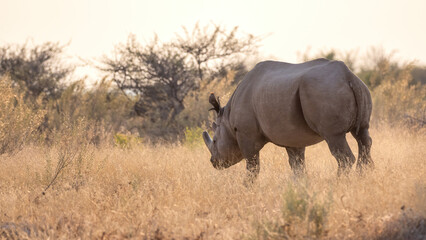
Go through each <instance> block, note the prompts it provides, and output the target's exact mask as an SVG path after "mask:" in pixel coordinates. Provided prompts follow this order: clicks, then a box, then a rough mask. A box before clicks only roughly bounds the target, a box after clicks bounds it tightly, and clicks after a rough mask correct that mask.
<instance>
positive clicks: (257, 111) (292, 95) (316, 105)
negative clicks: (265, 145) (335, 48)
mask: <svg viewBox="0 0 426 240" xmlns="http://www.w3.org/2000/svg"><path fill="white" fill-rule="evenodd" d="M332 65H333V63H332V62H330V61H328V60H326V59H318V60H314V61H310V62H306V63H302V64H289V63H281V62H271V61H268V62H263V63H260V64H258V65H257V66H256V67H255V68H254V69H253V70H252V71H251V72H250V73H249V74H247V76H246V78H245V79H244V80H243V81H242V82H241V84H240V85H239V86H238V88H237V90H236V91H235V93H234V95H233V97H232V99H231V101H230V102H231V108H232V111H231V112H232V116H231V118H230V119H231V124H232V125H233V126H235V127H236V128H240V129H241V130H242V131H247V133H248V135H249V134H250V135H251V136H253V137H264V138H265V139H266V140H267V141H270V142H273V143H275V144H277V145H280V146H288V147H303V146H308V145H312V144H315V143H318V142H320V141H322V140H323V136H324V134H323V133H322V132H321V131H319V130H318V129H319V128H321V126H322V123H321V122H322V121H327V120H328V118H336V116H334V114H335V112H339V111H341V110H342V109H339V108H342V107H341V106H340V105H345V104H347V105H350V107H349V108H348V109H346V111H349V112H350V113H349V115H350V116H346V117H344V118H345V119H344V120H345V121H346V120H347V119H349V121H351V119H350V118H352V117H353V116H352V115H351V114H352V112H353V109H352V108H353V107H355V108H356V106H355V102H354V99H353V93H352V92H351V89H350V87H349V85H348V83H347V82H346V80H345V79H344V76H343V75H344V74H345V73H344V70H343V68H341V67H339V66H337V68H336V66H332ZM312 82H314V83H315V84H312ZM318 85H321V86H322V87H321V88H318ZM307 86H309V88H308V87H307ZM315 88H316V89H315ZM317 90H318V91H320V93H315V92H316V91H317ZM336 92H339V96H337V98H336V97H331V98H330V97H328V98H327V96H333V94H335V93H336ZM341 96H345V97H346V98H345V99H343V100H344V102H343V103H342V104H340V105H339V104H338V103H339V101H341V99H339V98H341ZM303 98H305V99H303ZM348 99H349V100H348ZM333 104H335V105H336V104H337V105H339V106H337V107H334V108H333V106H332V105H333ZM327 106H329V108H330V106H331V108H333V109H332V110H333V113H331V115H332V116H327V113H325V114H324V108H325V107H327ZM307 115H308V116H309V118H308V119H307ZM346 115H348V114H346ZM340 120H341V119H337V120H336V121H335V122H334V124H335V123H336V122H337V123H338V122H339V121H340ZM338 124H340V123H338ZM345 124H346V123H343V124H340V125H345ZM346 125H347V124H346ZM346 125H345V126H342V127H347V126H346ZM326 127H329V126H326ZM321 130H324V129H321ZM325 131H327V130H325Z"/></svg>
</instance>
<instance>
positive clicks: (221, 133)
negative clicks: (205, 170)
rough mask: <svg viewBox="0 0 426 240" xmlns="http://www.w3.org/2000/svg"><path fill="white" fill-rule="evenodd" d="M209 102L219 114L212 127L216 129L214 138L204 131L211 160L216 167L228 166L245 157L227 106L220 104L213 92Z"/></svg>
mask: <svg viewBox="0 0 426 240" xmlns="http://www.w3.org/2000/svg"><path fill="white" fill-rule="evenodd" d="M209 102H210V104H212V106H213V108H211V109H210V110H214V111H215V112H216V114H217V118H216V122H213V124H212V129H213V131H214V136H213V139H212V138H211V137H210V135H209V133H208V132H207V131H204V132H203V139H204V142H205V144H206V146H207V148H208V149H209V151H210V153H211V155H212V156H211V159H210V162H211V163H212V164H213V167H214V168H216V169H224V168H228V167H230V166H232V165H234V164H236V163H238V162H239V161H241V160H242V159H243V156H242V154H241V151H240V149H239V147H238V142H237V140H236V137H235V132H233V131H232V129H231V128H230V124H229V120H228V115H229V113H226V111H225V108H222V107H221V106H220V101H219V98H216V97H215V96H214V94H213V93H212V94H211V95H210V97H209Z"/></svg>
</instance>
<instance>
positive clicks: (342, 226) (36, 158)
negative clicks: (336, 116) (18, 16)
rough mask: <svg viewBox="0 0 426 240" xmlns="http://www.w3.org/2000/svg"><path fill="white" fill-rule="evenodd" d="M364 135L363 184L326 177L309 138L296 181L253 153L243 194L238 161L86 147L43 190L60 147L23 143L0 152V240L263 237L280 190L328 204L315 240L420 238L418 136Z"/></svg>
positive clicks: (424, 144) (425, 186)
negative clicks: (221, 164) (368, 141)
mask: <svg viewBox="0 0 426 240" xmlns="http://www.w3.org/2000/svg"><path fill="white" fill-rule="evenodd" d="M371 135H372V138H373V148H372V156H373V158H374V160H375V164H376V168H375V170H374V171H372V172H370V173H368V174H367V175H366V176H365V177H359V176H358V175H357V174H356V173H355V171H353V172H352V173H351V174H350V175H349V176H348V177H343V178H340V179H339V178H337V177H336V171H337V163H336V161H335V159H334V158H333V157H332V156H331V154H330V152H329V150H328V148H327V146H326V144H325V143H321V144H318V145H315V146H311V147H308V148H307V151H306V157H307V159H306V162H307V175H306V176H305V177H303V178H300V179H295V178H294V177H293V175H292V172H291V170H290V167H289V164H288V162H287V155H286V154H285V150H284V149H282V148H278V147H275V146H272V145H270V144H269V145H267V146H266V147H265V148H264V149H263V150H262V151H261V173H260V176H259V178H258V179H257V181H256V182H255V184H254V185H253V186H251V187H248V188H247V187H245V186H244V185H243V181H244V177H245V173H246V172H245V165H244V164H243V163H240V164H238V165H236V166H234V167H231V168H230V169H227V170H223V171H218V170H215V169H213V167H212V166H211V164H210V163H209V153H208V151H207V149H206V148H205V147H204V146H202V147H195V148H194V147H185V146H181V145H175V146H170V145H159V146H147V145H141V146H139V147H136V148H133V149H130V150H129V149H128V150H122V149H119V148H114V147H102V148H99V149H96V148H94V147H91V146H89V147H87V146H86V147H85V148H80V149H79V150H76V151H77V153H76V154H75V155H73V157H74V158H73V159H72V162H71V163H70V164H69V165H68V166H67V167H66V168H65V169H64V170H63V171H62V172H61V174H60V175H59V177H58V179H57V180H56V181H55V183H54V184H53V185H52V186H51V187H50V188H49V189H48V190H46V192H45V194H44V195H43V194H42V192H43V191H44V188H45V187H46V186H47V185H48V184H49V182H50V180H51V178H52V176H53V174H54V171H55V167H56V162H57V161H58V158H59V156H61V152H62V153H63V151H64V150H63V149H61V147H60V145H58V147H52V148H49V149H47V148H38V147H26V148H25V149H24V150H23V151H21V152H19V153H18V154H17V155H14V156H6V155H2V156H0V237H13V236H15V237H16V238H18V237H19V238H41V239H46V238H51V239H52V238H53V239H70V238H80V239H100V238H101V239H102V238H107V239H121V238H136V239H141V238H148V239H151V238H156V239H161V238H165V239H170V238H175V239H184V238H188V239H197V238H198V239H256V238H262V237H267V238H273V237H274V236H275V235H274V234H275V233H274V232H269V233H264V230H265V229H268V228H267V227H265V226H267V224H269V223H275V224H276V225H277V226H279V227H283V228H284V227H285V226H286V227H289V226H288V225H285V223H286V222H285V221H286V218H285V217H283V211H284V212H285V211H286V210H288V209H285V204H284V200H285V199H286V197H288V196H286V192H288V189H289V188H291V189H296V190H297V191H299V190H301V189H302V190H303V191H304V192H305V193H307V194H308V195H307V196H309V199H310V200H309V201H308V203H309V204H310V206H313V204H320V205H321V204H323V206H326V205H327V204H329V205H327V206H326V208H325V209H326V214H325V215H324V219H323V222H322V223H323V224H324V226H325V229H324V231H323V232H322V233H321V234H320V235H318V236H319V237H320V238H324V239H372V238H377V239H395V238H399V239H407V238H408V239H409V238H412V239H416V237H418V239H421V238H422V237H424V236H425V235H424V234H426V233H425V231H426V227H425V217H426V174H425V173H426V166H425V160H426V136H425V134H424V133H418V132H417V133H416V132H410V131H408V130H407V131H406V130H403V129H391V128H379V129H373V130H372V131H371ZM348 139H349V141H350V144H351V148H352V150H353V151H354V152H355V153H357V148H356V143H355V141H354V140H353V139H352V137H351V136H349V135H348ZM401 208H402V209H401ZM281 224H282V225H281ZM292 224H293V225H294V226H290V227H291V228H292V230H291V234H292V235H291V237H292V238H295V239H302V238H306V237H308V238H309V237H314V236H312V235H311V236H308V233H309V229H308V225H307V224H306V221H305V222H304V221H300V222H299V223H297V222H293V223H292ZM262 231H263V232H262ZM266 231H268V230H266ZM265 234H266V235H265ZM422 234H423V235H422ZM28 235H29V236H28Z"/></svg>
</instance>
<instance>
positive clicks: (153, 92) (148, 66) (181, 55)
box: [101, 24, 259, 124]
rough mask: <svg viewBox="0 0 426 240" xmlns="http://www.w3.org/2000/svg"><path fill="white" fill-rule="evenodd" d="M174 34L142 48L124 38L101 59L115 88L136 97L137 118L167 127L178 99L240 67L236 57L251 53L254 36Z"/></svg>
mask: <svg viewBox="0 0 426 240" xmlns="http://www.w3.org/2000/svg"><path fill="white" fill-rule="evenodd" d="M184 32H185V35H184V36H180V35H177V39H175V40H174V41H172V42H170V43H161V42H160V41H159V40H158V38H157V37H156V38H154V40H153V41H151V42H149V43H148V44H146V45H142V44H140V43H138V42H137V41H136V39H135V37H134V36H133V35H130V36H129V38H128V41H127V42H126V43H125V44H120V45H118V46H117V47H116V49H115V54H114V57H113V58H108V57H106V58H104V60H103V63H104V64H105V67H103V68H101V69H102V70H104V71H105V72H107V73H109V75H110V76H111V77H112V79H113V80H114V81H115V83H116V84H117V86H118V87H119V88H120V89H121V90H122V91H123V92H125V93H126V94H132V95H135V94H136V95H137V96H139V101H138V102H137V103H136V105H135V111H136V113H137V114H139V115H142V116H145V117H149V119H151V121H153V122H155V121H158V120H161V121H166V122H167V123H168V124H169V123H173V122H174V120H175V117H176V116H177V115H178V114H179V113H180V112H181V111H182V110H183V109H184V104H183V100H184V98H185V96H187V95H188V93H190V92H191V91H192V90H195V89H197V88H198V87H199V85H200V82H201V81H208V80H210V79H213V78H216V77H219V76H221V75H226V72H227V71H229V70H231V69H238V70H242V69H243V70H245V68H242V67H241V66H242V61H243V60H242V56H244V55H246V54H248V53H250V52H254V51H255V50H256V44H257V42H258V40H259V38H257V37H254V36H253V35H244V36H240V35H239V34H238V28H237V27H235V28H233V29H232V30H231V31H226V29H224V28H223V27H221V26H215V25H213V26H207V27H204V28H200V27H199V25H198V24H197V25H196V26H195V28H194V30H193V31H192V33H191V34H190V33H189V32H188V31H187V29H186V28H184Z"/></svg>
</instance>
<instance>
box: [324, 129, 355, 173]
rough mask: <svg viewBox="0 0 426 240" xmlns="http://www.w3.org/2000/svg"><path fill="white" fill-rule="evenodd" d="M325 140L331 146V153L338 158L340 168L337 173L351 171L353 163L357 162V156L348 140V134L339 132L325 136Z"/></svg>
mask: <svg viewBox="0 0 426 240" xmlns="http://www.w3.org/2000/svg"><path fill="white" fill-rule="evenodd" d="M325 140H326V142H327V144H328V147H329V148H330V151H331V154H333V156H334V157H335V158H336V160H337V165H338V170H337V175H338V176H340V175H342V173H344V174H347V173H349V171H350V169H351V167H352V165H353V164H354V163H355V156H354V155H353V153H352V151H351V148H350V147H349V145H348V142H347V141H346V134H345V133H343V134H339V135H334V136H329V137H325Z"/></svg>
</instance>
